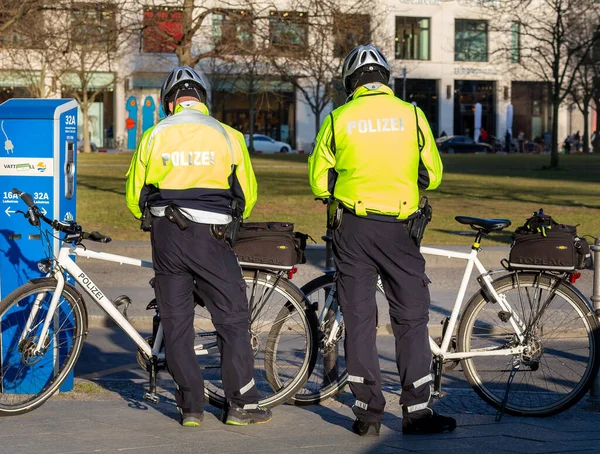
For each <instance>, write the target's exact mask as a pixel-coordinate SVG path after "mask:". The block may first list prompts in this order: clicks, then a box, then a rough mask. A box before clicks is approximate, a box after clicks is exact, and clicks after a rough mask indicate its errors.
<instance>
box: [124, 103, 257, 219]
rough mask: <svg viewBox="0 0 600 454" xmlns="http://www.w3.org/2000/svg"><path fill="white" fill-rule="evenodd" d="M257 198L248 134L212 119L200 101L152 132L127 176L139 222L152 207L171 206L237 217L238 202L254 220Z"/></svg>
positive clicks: (130, 205)
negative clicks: (246, 139) (245, 135)
mask: <svg viewBox="0 0 600 454" xmlns="http://www.w3.org/2000/svg"><path fill="white" fill-rule="evenodd" d="M256 197H257V184H256V177H255V176H254V171H253V170H252V164H251V162H250V156H249V154H248V150H247V148H246V143H245V140H244V136H243V135H242V134H241V133H240V132H238V131H236V130H235V129H233V128H231V127H229V126H227V125H225V124H222V123H220V122H219V121H217V120H216V119H214V118H213V117H211V116H209V115H208V108H207V107H206V106H205V105H204V104H202V103H200V102H198V103H197V104H195V105H193V106H192V107H189V108H183V107H182V106H181V105H178V106H177V107H176V108H175V113H174V114H173V115H171V116H169V117H167V118H165V119H163V120H162V121H161V122H160V123H158V124H157V125H155V126H153V127H152V128H150V129H148V130H147V131H146V132H145V133H144V135H143V136H142V140H141V141H140V143H139V145H138V147H137V150H136V152H135V154H134V155H133V159H132V160H131V166H130V167H129V172H127V185H126V201H127V207H128V208H129V210H130V211H131V212H132V213H133V215H134V216H135V217H136V218H140V217H141V216H142V211H143V209H144V206H145V205H146V204H148V206H150V207H160V206H166V205H168V204H169V203H171V202H172V203H174V204H176V205H177V206H180V207H183V208H192V209H198V210H204V211H210V212H214V213H221V214H229V215H231V214H232V201H233V200H237V202H238V208H239V209H240V210H241V211H243V216H244V217H248V216H249V215H250V212H251V211H252V208H253V207H254V204H255V203H256Z"/></svg>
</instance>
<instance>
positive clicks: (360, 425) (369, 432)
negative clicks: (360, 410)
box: [352, 419, 381, 437]
mask: <svg viewBox="0 0 600 454" xmlns="http://www.w3.org/2000/svg"><path fill="white" fill-rule="evenodd" d="M380 429H381V423H380V422H368V421H361V420H360V419H357V420H356V421H354V424H352V432H354V433H355V434H357V435H360V436H361V437H377V436H378V435H379V430H380Z"/></svg>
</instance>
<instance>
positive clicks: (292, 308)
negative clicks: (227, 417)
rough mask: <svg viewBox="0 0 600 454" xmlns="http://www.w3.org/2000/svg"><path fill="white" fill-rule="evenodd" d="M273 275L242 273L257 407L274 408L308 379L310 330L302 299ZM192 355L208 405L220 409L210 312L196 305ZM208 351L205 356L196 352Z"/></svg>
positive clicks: (221, 398) (221, 399)
mask: <svg viewBox="0 0 600 454" xmlns="http://www.w3.org/2000/svg"><path fill="white" fill-rule="evenodd" d="M276 280H277V276H276V275H275V274H272V273H269V272H264V271H250V270H245V271H244V281H245V282H246V286H247V294H248V303H249V309H250V319H251V323H250V335H251V342H252V350H253V352H254V381H255V383H256V387H257V388H258V391H259V395H260V397H259V402H258V403H259V405H261V406H262V407H265V408H272V407H275V406H277V405H279V404H281V403H283V402H286V401H287V400H289V399H290V398H291V397H292V396H293V395H294V394H295V393H296V391H297V390H298V389H299V388H300V387H301V386H302V384H303V383H304V381H305V380H306V378H307V376H308V370H309V362H310V359H311V355H312V349H313V348H314V345H315V341H314V339H313V332H314V330H315V327H314V326H311V321H309V318H308V316H307V312H306V307H305V302H304V297H303V296H302V295H301V294H300V293H299V292H298V290H296V287H295V286H293V285H292V284H291V283H289V282H288V281H287V280H286V279H284V278H282V279H280V280H279V281H278V282H276ZM194 323H195V326H196V329H197V333H196V344H197V345H196V351H197V352H198V361H199V363H200V367H201V368H202V373H203V376H204V387H205V394H206V396H207V398H208V400H209V402H210V403H211V404H212V405H214V406H217V407H220V408H222V407H223V406H224V404H225V394H224V391H223V383H222V381H221V358H220V354H219V352H218V350H217V349H216V348H215V346H216V332H215V331H214V327H213V326H212V323H211V322H210V314H209V313H208V311H207V310H206V308H204V307H202V306H197V307H196V315H195V319H194ZM207 347H209V349H208V352H206V351H202V350H206V348H207Z"/></svg>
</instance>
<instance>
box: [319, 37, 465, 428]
mask: <svg viewBox="0 0 600 454" xmlns="http://www.w3.org/2000/svg"><path fill="white" fill-rule="evenodd" d="M389 77H390V67H389V64H388V62H387V60H386V59H385V57H384V56H383V54H382V53H381V52H380V50H379V49H377V48H376V47H375V46H373V45H366V46H358V47H357V48H355V49H354V50H352V51H351V52H350V54H349V55H348V56H347V57H346V59H345V60H344V63H343V68H342V83H343V86H344V89H345V90H346V94H347V95H348V101H347V102H346V104H344V105H343V106H341V107H339V108H337V109H336V110H334V111H333V112H332V113H331V114H330V115H329V116H327V117H326V118H325V120H324V121H323V124H322V126H321V129H320V131H319V134H318V136H317V139H316V143H315V147H314V149H313V151H312V152H311V156H310V157H309V161H308V162H309V180H310V185H311V188H312V191H313V193H314V194H315V196H316V197H318V198H321V199H329V198H334V199H335V200H337V201H339V203H340V204H341V207H342V209H343V215H342V220H341V224H340V225H339V227H338V228H337V230H335V231H334V234H333V247H334V255H335V265H336V268H337V288H338V297H339V301H340V306H341V309H342V313H343V316H344V323H345V329H346V340H345V352H346V366H347V369H348V374H349V378H348V381H349V382H350V389H351V390H352V393H353V394H354V396H355V398H356V402H355V404H354V406H353V407H352V410H353V412H354V414H355V415H356V417H357V419H356V420H355V422H354V425H353V426H352V429H353V431H354V432H355V433H357V434H358V435H361V436H364V435H378V434H379V430H380V427H381V419H382V417H383V412H384V408H385V404H386V401H385V398H384V396H383V393H382V391H381V372H380V367H379V359H378V354H377V347H376V342H375V341H376V315H377V305H376V299H375V294H376V283H377V276H378V275H379V276H381V280H382V282H383V287H384V290H385V295H386V298H387V300H388V302H389V306H390V319H391V324H392V329H393V332H394V336H395V340H396V362H397V366H398V372H399V374H400V381H401V383H402V396H401V398H400V403H401V405H402V412H403V421H402V430H403V432H404V433H440V432H450V431H452V430H454V429H455V427H456V422H455V420H454V419H453V418H450V417H445V416H441V415H439V414H437V413H436V412H434V411H433V409H432V408H431V406H430V399H431V385H432V376H431V360H432V357H431V350H430V347H429V338H428V330H427V323H428V321H429V304H430V297H429V289H428V284H429V279H428V277H427V275H426V274H425V260H424V259H423V256H422V255H421V253H420V252H419V248H418V246H417V245H416V244H415V243H414V242H413V241H412V240H411V238H410V236H409V232H408V229H407V220H408V219H410V218H411V217H412V216H414V213H415V212H416V211H417V210H418V208H419V206H418V204H419V188H421V189H435V188H437V187H438V186H439V184H440V182H441V179H442V162H441V160H440V156H439V153H438V150H437V148H436V145H435V140H434V137H433V134H432V132H431V129H430V127H429V124H428V122H427V119H426V118H425V115H424V114H423V112H422V111H421V109H419V108H417V107H416V106H413V105H412V104H409V103H407V102H404V101H402V100H400V99H398V98H396V97H395V96H394V94H393V92H392V90H391V89H390V88H389V87H388V86H387V85H386V84H387V83H388V81H389Z"/></svg>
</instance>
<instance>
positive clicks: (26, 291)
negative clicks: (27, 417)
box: [0, 278, 87, 416]
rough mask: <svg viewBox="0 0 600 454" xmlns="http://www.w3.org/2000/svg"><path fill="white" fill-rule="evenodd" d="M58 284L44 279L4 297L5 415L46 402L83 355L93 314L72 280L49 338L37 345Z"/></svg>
mask: <svg viewBox="0 0 600 454" xmlns="http://www.w3.org/2000/svg"><path fill="white" fill-rule="evenodd" d="M55 290H56V280H55V279H51V278H47V279H39V280H36V281H35V282H30V283H27V284H25V285H23V286H22V287H19V288H18V289H16V290H15V291H14V292H12V293H11V294H10V295H8V296H7V297H6V298H5V299H4V300H2V302H1V303H0V416H9V415H19V414H22V413H26V412H28V411H31V410H33V409H35V408H37V407H39V406H40V405H42V404H43V403H44V402H45V401H46V400H48V399H49V398H50V397H51V396H52V395H53V394H54V393H55V392H56V390H58V389H59V387H60V386H61V385H62V384H63V382H64V381H65V380H66V378H67V376H68V375H69V372H71V370H73V367H74V366H75V363H76V362H77V359H78V358H79V354H80V353H81V347H82V345H83V339H84V336H85V332H86V326H85V323H86V321H87V320H86V315H85V308H84V306H83V302H82V301H81V296H80V295H79V294H78V293H77V292H76V291H75V290H74V289H72V288H71V287H69V286H67V285H65V288H64V290H63V292H62V295H61V297H60V299H59V301H58V307H57V308H56V311H55V314H54V317H53V319H52V320H51V322H50V326H49V329H48V334H47V336H46V340H45V341H44V343H43V345H42V348H41V350H40V351H39V352H37V353H36V351H35V350H36V346H37V344H38V341H39V339H40V334H41V331H42V327H43V325H44V321H45V320H46V317H47V315H48V308H49V306H50V301H51V300H52V297H53V296H54V293H55Z"/></svg>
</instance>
